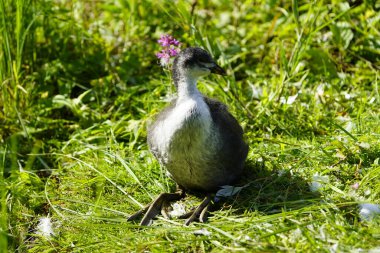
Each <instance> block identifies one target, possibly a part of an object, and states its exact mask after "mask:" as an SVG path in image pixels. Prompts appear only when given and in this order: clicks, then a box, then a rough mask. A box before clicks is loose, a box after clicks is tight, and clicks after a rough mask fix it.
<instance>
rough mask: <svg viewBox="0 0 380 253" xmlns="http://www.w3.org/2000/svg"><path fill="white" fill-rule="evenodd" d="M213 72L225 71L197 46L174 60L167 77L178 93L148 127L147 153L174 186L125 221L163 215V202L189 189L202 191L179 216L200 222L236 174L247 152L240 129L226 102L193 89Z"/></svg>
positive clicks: (145, 220) (146, 222)
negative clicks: (199, 198) (193, 205)
mask: <svg viewBox="0 0 380 253" xmlns="http://www.w3.org/2000/svg"><path fill="white" fill-rule="evenodd" d="M212 73H213V74H218V75H226V72H225V70H224V69H223V68H222V67H220V66H219V65H218V64H217V63H216V61H215V60H214V59H213V58H212V56H211V55H210V54H209V53H208V52H207V51H206V50H204V49H202V48H200V47H188V48H185V49H183V50H181V51H180V53H179V54H178V55H177V56H176V58H175V59H174V62H173V67H172V79H173V81H174V86H175V88H176V93H177V96H176V98H175V99H173V100H172V101H171V103H170V105H169V106H167V107H166V108H165V109H164V110H163V111H161V112H160V113H159V114H158V115H157V116H156V119H155V121H154V122H153V123H152V124H151V125H150V126H148V133H147V141H148V146H149V149H150V151H151V153H152V154H153V155H154V157H155V158H156V159H157V160H158V161H159V163H160V164H161V165H163V166H164V167H165V168H166V170H167V172H168V173H169V174H170V177H171V178H172V179H173V180H174V181H175V182H176V184H177V191H176V192H174V193H161V194H160V195H159V196H158V197H157V198H156V199H155V200H154V201H153V202H152V203H150V204H149V205H147V206H146V207H144V208H143V209H141V210H139V211H138V212H136V213H135V214H133V215H132V216H131V217H130V218H129V219H128V220H134V219H136V217H138V216H140V215H142V214H143V213H145V215H144V217H143V218H142V220H141V222H140V225H150V224H151V222H152V220H153V219H154V218H155V217H156V216H157V215H158V214H159V213H163V214H165V212H164V209H165V207H167V206H168V203H170V202H172V201H176V200H180V199H182V198H184V197H185V193H186V192H188V191H190V192H199V193H203V194H205V195H206V196H205V198H204V199H203V201H202V202H201V204H200V205H199V206H198V207H197V208H196V209H195V210H194V211H192V212H190V213H188V214H186V215H184V216H183V217H184V218H187V220H186V221H185V225H189V224H190V223H191V222H193V221H194V220H195V219H199V221H201V222H204V221H205V220H206V218H207V211H208V208H209V206H210V203H211V202H212V196H213V194H214V193H215V192H217V190H218V189H219V188H220V187H221V186H224V185H228V184H231V183H234V182H235V181H236V180H238V179H239V177H240V176H241V174H242V172H243V167H244V163H245V160H246V158H247V154H248V145H247V143H246V142H245V140H244V134H243V129H242V127H241V126H240V124H239V123H238V121H237V120H236V119H235V118H234V117H233V116H232V115H231V113H230V112H229V111H228V108H227V106H226V105H225V104H223V103H221V102H219V101H217V100H215V99H212V98H209V97H206V96H204V95H203V94H202V93H201V92H200V91H199V90H198V88H197V81H198V79H199V78H201V77H204V76H207V75H209V74H212Z"/></svg>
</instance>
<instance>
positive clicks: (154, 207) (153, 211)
mask: <svg viewBox="0 0 380 253" xmlns="http://www.w3.org/2000/svg"><path fill="white" fill-rule="evenodd" d="M181 198H183V194H182V193H180V192H176V193H161V194H160V195H159V196H158V197H157V198H156V199H155V200H154V201H153V202H152V203H151V204H150V205H149V206H148V209H147V211H146V213H145V215H144V217H143V218H142V220H141V222H140V225H141V226H149V225H150V224H151V223H152V220H153V219H154V218H155V217H156V216H157V215H158V214H159V213H161V210H162V209H164V208H165V204H164V203H168V202H171V201H175V200H179V199H181ZM166 205H167V204H166ZM163 212H164V211H163Z"/></svg>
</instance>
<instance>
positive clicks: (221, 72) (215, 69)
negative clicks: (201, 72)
mask: <svg viewBox="0 0 380 253" xmlns="http://www.w3.org/2000/svg"><path fill="white" fill-rule="evenodd" d="M210 70H211V73H214V74H218V75H222V76H225V75H227V73H226V71H225V70H224V69H222V67H220V66H219V65H218V64H216V63H215V64H214V66H212V67H210Z"/></svg>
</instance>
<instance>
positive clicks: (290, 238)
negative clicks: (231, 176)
mask: <svg viewBox="0 0 380 253" xmlns="http://www.w3.org/2000/svg"><path fill="white" fill-rule="evenodd" d="M379 8H380V6H379V5H378V3H376V1H371V0H366V1H357V2H353V3H351V5H350V4H349V3H347V2H344V1H332V2H324V1H313V2H311V3H307V2H303V1H297V0H294V1H240V2H239V1H237V2H236V1H235V2H234V3H231V1H183V0H179V1H177V2H176V3H175V4H173V2H171V1H133V0H130V1H117V2H114V1H107V0H104V1H70V0H67V1H31V0H17V1H11V0H0V15H1V21H0V22H1V26H0V34H1V36H0V47H1V50H0V79H1V82H0V89H1V92H0V108H1V111H0V121H1V123H0V125H1V128H0V158H1V159H0V169H1V170H0V171H1V173H0V212H1V215H0V251H2V252H7V251H9V252H26V251H28V252H119V251H120V252H126V251H127V252H128V251H137V252H142V251H152V252H163V251H165V252H172V251H185V252H209V251H214V252H230V251H300V252H310V251H318V252H319V251H322V252H325V251H326V252H327V251H334V252H342V251H343V252H346V251H360V250H371V249H373V250H378V249H379V247H380V243H379V237H380V230H379V222H380V219H379V217H378V216H377V217H374V219H371V220H364V219H362V218H361V217H360V215H359V212H360V210H359V204H361V203H375V204H376V203H379V202H380V180H379V170H380V166H379V158H380V138H379V136H380V119H379V117H380V116H379V115H380V110H379V108H380V107H379V105H380V95H379V66H380V51H379V44H380V42H379V40H378V37H379V29H378V27H379V14H378V10H379ZM164 33H169V34H172V35H173V36H174V37H176V38H178V39H179V40H180V41H181V42H182V43H183V46H184V47H185V46H195V45H197V46H202V47H204V48H205V49H207V50H208V51H210V52H212V53H213V55H214V56H215V58H216V59H217V61H218V62H219V63H220V65H222V66H223V67H224V68H225V69H227V72H228V76H227V77H215V76H211V77H208V78H206V79H204V80H202V81H201V83H200V85H199V88H200V89H201V91H202V92H203V93H205V94H207V95H208V96H210V97H215V98H217V99H219V100H220V101H222V102H224V103H226V104H228V106H229V108H230V111H231V112H232V113H233V114H234V115H235V116H236V118H237V119H238V120H239V122H241V124H242V125H243V127H244V131H245V134H246V139H247V142H248V143H249V146H250V151H249V155H248V159H247V163H246V172H245V176H244V177H243V179H242V180H241V182H239V185H244V184H248V185H249V186H248V187H247V188H245V189H243V190H242V191H241V192H240V193H239V194H238V195H236V196H234V197H230V198H227V199H225V200H223V201H222V202H221V203H218V204H217V205H216V207H215V210H214V211H213V212H212V216H211V217H210V219H209V221H208V222H207V223H205V224H200V223H194V224H193V225H191V226H189V227H184V226H183V221H182V220H176V219H173V220H165V219H164V218H162V217H159V218H158V219H157V220H155V221H154V224H153V226H151V227H139V226H138V225H137V224H136V223H133V222H127V221H126V219H127V217H129V215H130V214H132V213H133V212H135V211H136V210H138V209H139V208H140V207H141V206H143V205H145V204H147V203H148V202H150V201H151V200H152V199H153V198H154V197H155V196H157V195H158V194H159V193H161V192H163V191H171V190H173V189H174V183H173V182H172V181H171V180H170V179H168V178H167V177H166V175H165V171H164V169H163V168H161V167H160V166H159V164H158V163H157V161H156V160H155V159H154V158H153V156H152V155H151V154H150V153H149V150H148V147H147V144H146V126H147V125H148V124H149V122H150V121H151V120H152V119H153V118H154V115H155V114H156V113H157V112H159V111H160V110H161V109H162V108H163V107H164V106H165V105H166V101H167V100H168V97H170V96H171V95H172V94H173V93H174V92H175V91H174V88H173V87H172V84H171V79H170V75H169V72H168V71H166V70H163V69H162V68H161V67H160V66H159V64H158V61H157V59H156V58H155V53H156V52H157V51H158V50H159V45H158V44H157V43H156V40H157V39H158V38H159V36H160V35H161V34H164ZM313 178H314V179H313ZM318 178H323V180H322V182H320V186H321V187H320V189H319V190H318V191H317V192H312V191H311V190H310V184H311V182H312V181H313V180H316V179H318ZM356 183H358V184H359V187H358V188H357V189H356V188H355V187H353V185H355V184H356ZM200 201H201V198H200V197H197V196H192V195H189V196H188V197H187V199H186V201H185V204H186V206H188V207H190V206H194V205H196V204H197V203H199V202H200ZM47 216H48V217H50V218H51V220H52V224H53V227H54V235H53V236H51V237H44V236H41V235H39V234H37V233H36V228H37V226H38V222H39V219H40V218H41V217H47ZM200 229H206V230H207V231H208V232H210V234H209V235H197V233H198V232H197V231H198V230H200Z"/></svg>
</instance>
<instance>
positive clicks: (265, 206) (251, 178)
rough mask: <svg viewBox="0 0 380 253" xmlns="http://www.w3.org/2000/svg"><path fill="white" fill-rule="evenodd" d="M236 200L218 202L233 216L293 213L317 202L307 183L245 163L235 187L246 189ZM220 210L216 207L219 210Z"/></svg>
mask: <svg viewBox="0 0 380 253" xmlns="http://www.w3.org/2000/svg"><path fill="white" fill-rule="evenodd" d="M246 184H248V186H247V187H246V188H244V189H243V190H242V191H241V192H240V193H239V194H238V195H237V196H234V197H230V198H226V199H225V200H222V201H220V204H221V205H223V207H228V208H229V207H231V206H232V208H233V209H234V210H235V211H234V213H236V214H242V213H245V212H247V211H248V212H251V211H258V212H261V213H264V214H273V213H279V212H281V211H282V210H284V211H290V210H297V209H301V208H303V207H306V206H309V205H312V204H313V203H315V202H316V201H317V202H319V201H320V195H319V194H318V193H314V192H311V191H310V189H309V183H308V182H307V181H306V180H305V179H303V178H301V177H300V176H297V175H292V174H291V172H290V171H272V170H268V169H267V168H266V167H265V166H264V165H263V164H255V163H252V162H247V164H246V167H245V171H244V173H243V176H242V177H241V180H240V181H239V182H237V185H246ZM218 208H220V205H219V207H218Z"/></svg>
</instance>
